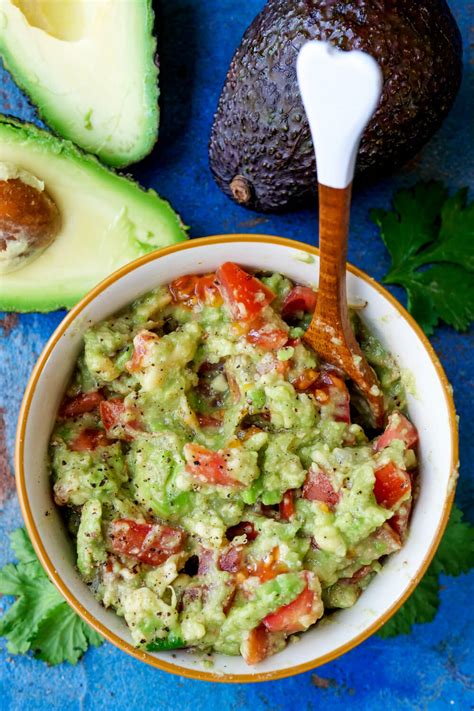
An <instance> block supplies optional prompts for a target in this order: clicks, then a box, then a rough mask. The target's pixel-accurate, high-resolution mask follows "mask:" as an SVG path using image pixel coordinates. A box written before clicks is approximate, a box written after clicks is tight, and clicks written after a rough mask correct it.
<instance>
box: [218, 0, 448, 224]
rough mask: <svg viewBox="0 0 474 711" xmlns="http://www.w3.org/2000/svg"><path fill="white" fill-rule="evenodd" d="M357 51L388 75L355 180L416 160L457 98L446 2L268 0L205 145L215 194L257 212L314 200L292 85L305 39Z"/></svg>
mask: <svg viewBox="0 0 474 711" xmlns="http://www.w3.org/2000/svg"><path fill="white" fill-rule="evenodd" d="M313 39H320V40H328V41H330V42H331V43H332V44H334V45H335V46H337V47H339V48H340V49H342V50H350V49H361V50H363V51H365V52H368V53H369V54H371V55H372V56H374V57H375V59H376V60H377V61H378V62H379V64H380V66H381V68H382V71H383V74H384V91H383V96H382V99H381V103H380V106H379V108H378V109H377V111H376V113H375V114H374V116H373V118H372V120H371V121H370V123H369V125H368V127H367V129H366V131H365V133H364V136H363V138H362V142H361V145H360V151H359V157H358V162H357V176H359V179H360V178H361V177H363V178H364V180H368V179H373V178H375V177H379V176H380V175H382V174H384V173H386V172H388V171H390V170H392V169H393V168H396V167H397V166H399V165H401V164H402V163H403V162H405V161H406V160H407V159H409V158H411V157H412V156H413V155H414V154H416V153H417V152H418V151H419V149H420V148H421V147H422V146H423V144H424V143H425V142H426V141H427V140H428V139H429V138H430V137H431V136H432V135H433V133H434V132H435V131H436V130H437V128H438V127H439V126H440V124H441V122H442V121H443V119H444V117H445V116H446V114H447V113H448V111H449V109H450V108H451V105H452V103H453V101H454V98H455V96H456V94H457V91H458V88H459V85H460V81H461V72H462V63H461V56H462V47H461V37H460V33H459V30H458V28H457V25H456V22H455V20H454V18H453V17H452V15H451V13H450V11H449V8H448V6H447V4H446V2H445V1H444V0H401V1H400V2H396V3H394V2H393V0H380V1H379V2H373V0H344V2H342V1H340V2H334V0H331V1H330V0H269V2H268V3H267V5H266V6H265V8H264V9H263V10H262V12H261V13H260V14H259V15H258V16H257V17H256V19H255V20H254V22H253V23H252V25H251V26H250V27H249V28H248V30H247V32H246V33H245V35H244V37H243V40H242V43H241V45H240V47H239V48H238V50H237V52H236V54H235V55H234V58H233V60H232V63H231V66H230V69H229V73H228V75H227V80H226V83H225V85H224V89H223V91H222V94H221V97H220V100H219V105H218V109H217V113H216V116H215V119H214V125H213V128H212V134H211V139H210V146H209V158H210V166H211V170H212V172H213V174H214V177H215V179H216V181H217V183H218V185H219V187H220V188H221V189H222V190H223V191H224V192H225V193H226V194H227V195H229V196H230V197H232V198H233V199H234V200H236V201H237V202H238V203H239V204H241V205H243V206H245V207H249V208H252V209H255V210H259V211H264V212H265V211H270V212H273V211H279V210H287V209H292V208H295V207H299V206H300V205H302V204H305V203H308V202H311V201H313V200H314V198H315V194H316V186H317V182H316V179H315V170H316V164H315V158H314V153H313V146H312V141H311V136H310V132H309V126H308V123H307V120H306V116H305V112H304V109H303V105H302V102H301V98H300V94H299V89H298V86H297V80H296V58H297V55H298V52H299V50H300V48H301V47H302V45H303V44H304V43H305V42H307V41H308V40H313Z"/></svg>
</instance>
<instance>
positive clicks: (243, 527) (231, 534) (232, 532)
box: [225, 521, 258, 541]
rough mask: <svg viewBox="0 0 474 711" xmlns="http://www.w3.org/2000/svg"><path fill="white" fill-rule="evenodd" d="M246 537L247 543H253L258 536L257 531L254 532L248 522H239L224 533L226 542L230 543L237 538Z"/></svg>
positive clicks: (252, 526)
mask: <svg viewBox="0 0 474 711" xmlns="http://www.w3.org/2000/svg"><path fill="white" fill-rule="evenodd" d="M244 534H245V535H246V536H247V540H248V541H254V540H255V539H256V538H257V536H258V531H256V530H255V527H254V525H253V523H250V521H241V522H240V523H237V524H236V525H235V526H230V528H228V529H227V531H226V534H225V535H226V538H227V540H228V541H232V540H233V539H234V538H237V536H243V535H244Z"/></svg>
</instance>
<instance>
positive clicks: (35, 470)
mask: <svg viewBox="0 0 474 711" xmlns="http://www.w3.org/2000/svg"><path fill="white" fill-rule="evenodd" d="M305 258H306V261H304V259H305ZM225 261H234V262H237V263H239V264H241V265H242V266H244V267H250V268H259V269H266V270H270V271H279V272H282V273H283V274H286V275H288V276H289V277H290V278H291V279H294V280H295V281H297V282H301V283H310V284H314V282H315V281H316V280H317V274H318V253H317V250H316V249H314V248H312V247H309V246H307V245H304V244H301V243H298V242H292V241H290V240H284V239H281V238H276V237H262V236H258V235H230V236H224V237H222V236H220V237H211V238H207V239H204V240H194V241H192V242H187V243H182V244H179V245H175V246H173V247H170V248H168V249H164V250H161V251H159V252H155V253H153V254H150V255H147V256H145V257H143V258H141V259H138V260H136V261H135V262H132V263H131V264H129V265H127V266H125V267H123V268H122V269H120V270H119V271H118V272H116V273H115V274H113V275H112V276H111V277H109V278H108V279H106V280H105V281H104V282H102V283H101V284H100V285H99V286H98V287H96V288H95V289H94V290H93V291H91V292H90V293H89V294H88V295H87V296H86V297H85V298H84V299H83V300H82V301H81V302H80V303H79V304H78V305H77V306H76V307H75V308H74V309H73V310H72V311H71V312H70V313H69V314H68V315H67V316H66V318H65V319H64V321H63V322H62V323H61V325H60V326H59V327H58V329H57V330H56V331H55V333H54V334H53V336H52V338H51V339H50V341H49V342H48V344H47V346H46V348H45V350H44V351H43V354H42V355H41V357H40V359H39V361H38V363H37V365H36V367H35V370H34V371H33V374H32V376H31V379H30V382H29V385H28V387H27V390H26V394H25V397H24V401H23V406H22V410H21V414H20V420H19V425H18V432H17V448H16V473H17V486H18V492H19V497H20V503H21V506H22V510H23V515H24V518H25V521H26V525H27V528H28V531H29V533H30V536H31V539H32V541H33V545H34V547H35V549H36V552H37V554H38V556H39V558H40V560H41V562H42V564H43V566H44V567H45V569H46V571H47V573H48V574H49V576H50V577H51V579H52V581H53V582H54V583H55V585H56V586H57V587H58V589H59V590H60V592H61V593H62V594H63V595H64V597H65V598H66V599H67V601H68V602H69V603H70V605H71V606H72V607H73V608H74V609H75V610H76V612H78V613H79V614H80V615H81V616H82V617H83V618H84V619H85V620H86V621H87V622H89V623H90V624H91V625H92V626H93V627H95V629H96V630H98V631H99V632H100V633H101V634H103V635H104V637H106V638H107V639H108V640H109V641H111V642H112V643H113V644H115V645H117V646H118V647H120V649H122V650H124V651H126V652H128V653H129V654H132V655H134V656H135V657H138V658H139V659H142V660H143V661H145V662H148V663H149V664H152V665H154V666H156V667H159V668H161V669H165V670H167V671H170V672H173V673H176V674H180V675H183V676H189V677H193V678H200V679H206V680H212V681H262V680H265V679H272V678H273V679H274V678H281V677H284V676H288V675H291V674H296V673H298V672H301V671H305V670H307V669H311V668H313V667H316V666H318V665H320V664H323V663H325V662H328V661H329V660H331V659H334V658H335V657H337V656H339V655H341V654H343V653H344V652H346V651H348V650H349V649H351V648H353V647H354V646H356V645H357V644H359V643H360V642H362V641H363V640H364V639H365V638H366V637H368V636H369V635H370V634H372V633H373V632H375V631H376V630H377V629H378V628H379V627H380V626H381V625H382V624H383V623H384V622H386V621H387V619H388V618H389V617H390V616H391V615H392V614H393V613H394V612H395V611H396V610H397V608H398V607H399V606H400V605H401V604H402V602H403V601H404V600H405V599H406V598H407V597H408V595H409V594H410V593H411V592H412V591H413V589H414V587H415V586H416V584H417V583H418V582H419V581H420V579H421V577H422V575H423V573H424V572H425V570H426V568H427V566H428V565H429V563H430V561H431V558H432V556H433V555H434V552H435V550H436V547H437V545H438V543H439V540H440V538H441V535H442V533H443V531H444V527H445V525H446V522H447V519H448V516H449V511H450V507H451V503H452V497H453V493H454V487H455V482H456V473H457V462H458V451H457V444H458V443H457V429H456V417H455V412H454V405H453V401H452V395H451V388H450V386H449V384H448V381H447V380H446V376H445V374H444V372H443V370H442V368H441V365H440V363H439V361H438V359H437V357H436V355H435V354H434V352H433V350H432V348H431V346H430V345H429V343H428V341H427V339H426V338H425V337H424V335H423V334H422V332H421V330H420V329H419V327H418V326H417V325H416V324H415V322H414V321H413V319H412V318H411V317H410V316H409V315H408V314H407V312H406V311H405V310H404V309H403V308H402V307H401V306H400V304H399V303H398V302H397V301H396V300H395V299H394V298H393V297H392V296H391V295H390V294H389V293H388V292H386V291H385V290H384V289H383V288H382V287H380V286H379V285H378V284H376V283H375V282H374V281H373V280H372V279H370V278H369V277H368V276H367V275H365V274H364V273H362V272H360V271H358V270H357V269H354V268H352V267H349V270H348V280H347V281H348V284H347V286H348V294H349V298H351V297H358V298H360V299H363V300H366V301H367V302H368V306H367V308H366V309H365V311H364V318H365V320H366V322H367V324H368V325H369V327H370V329H371V331H372V332H373V333H374V334H375V335H376V336H377V338H379V339H380V341H381V342H382V344H383V345H384V346H385V348H387V349H388V350H389V351H390V352H391V353H392V354H393V355H394V356H395V358H396V359H397V361H398V363H399V364H400V366H401V367H402V368H404V369H407V372H409V373H412V374H413V376H414V382H415V388H416V392H415V394H412V395H409V413H410V417H411V419H412V420H413V422H414V424H415V425H416V427H417V428H418V431H419V434H420V448H419V451H420V477H421V479H420V481H421V486H420V495H419V498H418V500H417V502H416V505H415V508H414V513H413V518H412V522H411V529H410V535H409V537H408V540H407V542H406V544H405V545H404V547H403V548H402V550H401V551H399V552H398V553H396V554H395V555H392V556H390V558H389V559H388V561H387V562H386V564H385V565H384V567H383V570H382V572H381V573H380V574H379V575H377V576H376V577H375V579H374V580H373V581H372V582H371V583H370V585H369V587H368V588H367V590H366V591H365V592H364V593H363V594H362V596H361V597H360V599H359V600H358V602H357V603H356V605H354V607H352V608H350V609H347V610H342V611H340V612H337V613H336V614H334V615H332V616H331V617H330V618H329V619H328V620H323V621H322V623H320V624H318V625H317V626H316V627H315V628H313V629H311V630H310V631H309V632H306V633H304V634H303V635H302V637H301V640H300V641H299V642H298V643H296V644H290V645H289V646H288V647H287V648H286V649H285V650H284V651H282V652H280V653H279V654H277V655H275V656H273V657H271V658H269V659H267V660H265V661H264V662H263V663H261V664H260V665H258V666H255V667H248V666H247V665H246V664H245V662H244V661H243V659H241V658H240V657H227V656H223V655H216V656H215V659H214V664H213V666H212V667H211V668H209V666H208V663H204V662H203V659H202V658H201V657H200V656H198V655H195V654H192V653H189V652H186V651H177V652H173V653H171V652H165V653H160V654H150V653H145V652H142V651H139V650H136V649H135V648H134V647H133V646H132V645H131V639H130V635H129V632H128V629H127V627H126V625H125V623H124V621H123V620H122V619H121V618H119V617H118V616H117V615H116V614H115V613H114V612H113V611H111V610H105V609H104V608H103V607H102V606H101V605H100V604H99V603H98V602H97V601H96V600H95V599H94V597H93V596H92V594H91V592H90V591H89V589H88V587H87V586H86V585H85V584H84V583H83V582H82V581H81V579H80V578H79V575H78V573H77V571H76V568H75V555H74V550H73V546H72V544H71V541H70V538H69V536H68V534H67V532H66V530H65V528H64V525H63V523H62V521H61V517H60V516H59V514H58V512H57V510H56V509H55V506H54V504H53V502H52V497H51V483H50V479H49V475H48V470H47V467H46V464H45V462H46V452H47V447H48V440H49V437H50V434H51V430H52V427H53V423H54V420H55V416H56V412H57V408H58V405H59V402H60V400H61V398H62V395H63V393H64V390H65V387H66V384H67V382H68V379H69V377H70V375H71V372H72V369H73V367H74V364H75V361H76V357H77V355H78V352H79V350H80V348H81V344H82V336H83V333H84V331H85V330H86V329H87V328H88V327H89V326H90V325H91V324H92V323H95V322H97V321H101V320H102V319H104V318H107V317H109V316H111V315H112V314H114V313H115V312H116V311H118V310H119V309H121V308H122V307H124V306H126V305H127V304H128V303H130V302H131V301H132V300H133V299H135V298H136V297H138V296H140V295H141V294H143V293H145V292H146V291H148V290H150V289H153V288H154V287H156V286H157V285H159V284H164V283H168V282H170V281H171V280H172V279H175V278H176V277H178V276H181V275H183V274H189V273H193V272H194V273H197V272H209V271H213V270H215V269H216V268H217V267H218V266H219V264H221V263H223V262H225Z"/></svg>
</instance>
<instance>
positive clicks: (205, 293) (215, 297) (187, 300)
mask: <svg viewBox="0 0 474 711" xmlns="http://www.w3.org/2000/svg"><path fill="white" fill-rule="evenodd" d="M169 290H170V292H171V296H172V297H173V301H174V302H175V303H183V304H185V305H186V306H188V307H190V308H192V307H193V306H195V305H196V304H197V305H199V306H203V305H205V304H208V305H209V306H218V305H219V304H221V303H222V297H221V294H220V292H219V289H218V286H217V283H216V275H215V274H187V275H185V276H182V277H178V279H175V280H174V281H172V282H171V284H170V285H169Z"/></svg>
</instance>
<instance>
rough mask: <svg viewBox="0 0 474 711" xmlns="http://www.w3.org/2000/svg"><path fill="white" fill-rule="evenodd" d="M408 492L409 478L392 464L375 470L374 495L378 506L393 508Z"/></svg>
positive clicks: (403, 471) (402, 470)
mask: <svg viewBox="0 0 474 711" xmlns="http://www.w3.org/2000/svg"><path fill="white" fill-rule="evenodd" d="M410 490H411V480H410V476H409V475H408V473H407V472H406V471H405V470H404V469H400V467H398V466H397V465H396V464H395V463H394V462H388V464H384V466H382V467H379V468H378V469H376V470H375V484H374V494H375V498H376V500H377V503H378V504H379V505H380V506H384V507H385V508H386V509H391V508H393V507H394V506H395V504H396V503H398V501H400V499H401V498H402V497H404V496H405V495H406V494H407V493H408V492H409V491H410Z"/></svg>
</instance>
